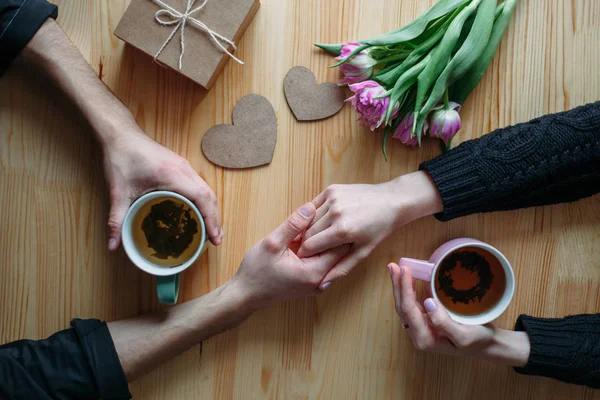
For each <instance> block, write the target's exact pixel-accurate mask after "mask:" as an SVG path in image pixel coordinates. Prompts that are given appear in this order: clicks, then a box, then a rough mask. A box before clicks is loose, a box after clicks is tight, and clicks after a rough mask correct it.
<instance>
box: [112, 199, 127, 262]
mask: <svg viewBox="0 0 600 400" xmlns="http://www.w3.org/2000/svg"><path fill="white" fill-rule="evenodd" d="M128 208H129V201H127V200H126V199H121V200H115V201H113V204H112V205H111V207H110V214H109V216H108V229H109V239H108V250H110V251H114V250H116V249H118V248H119V245H120V244H121V227H122V225H123V220H124V219H125V214H127V209H128Z"/></svg>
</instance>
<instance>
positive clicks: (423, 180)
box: [389, 171, 444, 225]
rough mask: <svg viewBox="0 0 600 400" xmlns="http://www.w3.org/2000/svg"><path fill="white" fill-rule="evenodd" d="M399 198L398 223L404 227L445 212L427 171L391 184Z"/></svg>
mask: <svg viewBox="0 0 600 400" xmlns="http://www.w3.org/2000/svg"><path fill="white" fill-rule="evenodd" d="M389 183H390V184H391V185H392V187H393V191H394V192H395V196H396V197H397V199H398V201H397V203H396V204H397V207H396V216H397V221H396V222H397V223H398V224H401V225H404V224H407V223H410V222H412V221H414V220H417V219H419V218H422V217H426V216H429V215H433V214H437V213H439V212H442V211H444V204H443V202H442V198H441V197H440V193H439V192H438V190H437V187H436V186H435V184H434V183H433V180H432V179H431V177H430V176H429V175H428V174H427V172H425V171H417V172H412V173H410V174H406V175H402V176H399V177H398V178H396V179H394V180H392V181H390V182H389Z"/></svg>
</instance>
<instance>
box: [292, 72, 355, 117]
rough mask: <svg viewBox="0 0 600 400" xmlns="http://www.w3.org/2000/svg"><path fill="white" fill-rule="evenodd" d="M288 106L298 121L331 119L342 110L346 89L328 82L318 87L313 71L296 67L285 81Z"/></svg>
mask: <svg viewBox="0 0 600 400" xmlns="http://www.w3.org/2000/svg"><path fill="white" fill-rule="evenodd" d="M283 91H284V93H285V98H286V100H287V103H288V105H289V106H290V108H291V109H292V112H293V113H294V116H295V117H296V119H297V120H298V121H316V120H319V119H325V118H329V117H331V116H333V115H335V114H337V113H338V112H340V110H341V109H342V107H343V106H344V101H345V100H346V93H345V91H344V88H341V87H339V86H338V85H336V84H335V83H331V82H327V83H322V84H320V85H317V79H316V78H315V75H314V74H313V73H312V71H311V70H309V69H308V68H305V67H294V68H292V69H290V70H289V72H288V73H287V75H286V76H285V80H284V81H283Z"/></svg>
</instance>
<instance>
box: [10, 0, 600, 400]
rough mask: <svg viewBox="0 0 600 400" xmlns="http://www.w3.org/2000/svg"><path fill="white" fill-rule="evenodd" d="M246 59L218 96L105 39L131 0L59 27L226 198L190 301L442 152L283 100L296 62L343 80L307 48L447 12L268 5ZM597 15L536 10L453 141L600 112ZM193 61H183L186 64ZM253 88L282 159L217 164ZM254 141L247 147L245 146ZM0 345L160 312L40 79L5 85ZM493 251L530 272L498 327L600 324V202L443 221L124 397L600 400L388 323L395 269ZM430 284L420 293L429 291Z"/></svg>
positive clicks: (313, 1) (96, 154)
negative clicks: (112, 242)
mask: <svg viewBox="0 0 600 400" xmlns="http://www.w3.org/2000/svg"><path fill="white" fill-rule="evenodd" d="M261 2H262V7H261V9H260V10H259V12H258V14H257V16H256V18H255V20H254V21H253V22H252V23H251V25H250V27H249V28H248V31H247V32H246V34H245V35H244V37H243V39H242V40H241V43H240V47H239V51H238V53H236V54H237V55H239V56H240V57H241V58H242V59H243V60H244V61H245V62H246V65H245V66H240V65H237V64H236V63H232V62H230V63H229V64H228V65H227V67H226V68H225V70H224V72H223V73H222V75H221V76H220V77H219V79H218V80H217V83H216V85H215V87H214V88H213V89H212V90H210V91H208V92H206V91H204V90H203V89H201V88H200V87H198V86H197V85H195V84H193V83H192V82H190V81H188V80H187V79H185V78H183V77H181V76H180V75H178V74H177V73H175V72H173V71H170V70H167V69H164V68H162V67H160V66H158V65H157V64H155V63H154V62H153V61H152V59H151V58H150V57H148V56H146V55H144V54H141V53H139V52H138V51H136V50H133V49H132V48H129V47H127V46H125V45H124V44H123V43H122V42H121V41H119V40H118V39H117V38H116V37H114V36H113V35H112V32H113V30H114V29H115V27H116V25H117V23H118V21H119V19H120V17H121V16H122V15H123V13H124V11H125V8H126V6H127V1H125V0H110V1H109V0H78V1H75V0H72V1H67V0H64V1H57V3H58V4H59V6H60V10H59V18H58V22H59V24H60V25H61V26H62V27H63V29H64V30H65V31H66V33H67V35H68V36H69V37H70V38H71V40H72V41H73V42H74V43H75V44H76V45H77V47H78V48H79V49H80V51H81V53H82V54H83V55H84V57H85V58H86V59H87V61H88V62H89V63H90V64H91V65H92V67H93V68H94V69H95V70H96V72H97V73H98V74H99V76H100V77H101V78H102V80H103V81H104V82H105V83H106V84H107V85H108V86H109V87H110V88H111V90H113V91H114V93H115V94H116V95H117V96H118V97H119V98H120V99H121V100H122V101H123V102H124V103H125V104H126V105H127V106H128V107H129V108H130V109H131V110H132V111H133V114H134V116H135V118H136V120H137V122H138V123H139V124H140V126H141V127H142V128H143V129H144V130H145V131H146V133H147V134H148V135H149V136H151V137H153V138H154V139H156V140H157V141H158V142H160V143H162V144H163V145H165V146H167V147H169V148H170V149H172V150H174V151H176V152H178V153H179V154H181V155H183V156H185V157H187V158H188V159H189V160H190V162H191V163H192V165H193V166H194V168H195V169H196V170H197V171H199V173H200V174H201V175H202V176H203V177H204V179H205V180H206V181H207V182H208V184H209V185H211V186H212V187H213V188H214V190H215V192H216V193H217V196H218V197H219V204H220V208H221V212H222V216H223V220H224V229H225V232H226V236H225V240H224V242H223V244H222V245H221V246H220V247H218V248H215V247H211V248H210V249H209V251H208V252H207V253H206V254H205V256H204V257H203V258H202V260H201V261H200V262H198V263H197V264H196V265H195V266H194V267H192V268H190V269H188V270H187V271H186V272H185V273H184V276H183V289H182V293H181V296H180V299H181V300H184V301H185V300H189V299H192V298H195V297H198V296H200V295H202V294H203V293H206V292H207V291H209V290H211V289H214V288H216V287H217V286H219V285H220V284H222V283H223V282H225V281H226V280H227V279H228V278H229V277H231V276H232V275H233V274H234V273H235V272H236V270H237V267H238V265H239V263H240V261H241V260H242V258H243V256H244V254H245V252H246V251H247V250H248V249H249V248H250V247H251V246H252V245H253V244H254V243H255V242H257V241H258V240H260V239H261V238H262V237H264V236H265V235H266V234H267V233H268V232H270V231H271V230H272V229H273V228H274V227H276V226H277V225H278V224H279V223H280V222H281V221H282V220H283V219H284V218H285V217H286V216H287V215H288V214H289V213H290V212H291V211H292V210H293V209H295V208H296V207H298V206H299V205H301V204H302V203H304V202H305V201H307V200H311V199H312V198H313V197H314V196H315V195H316V194H318V193H319V192H320V191H322V190H323V189H325V188H326V187H327V186H328V185H329V184H332V183H358V182H367V183H377V182H384V181H387V180H389V179H391V178H393V177H395V176H398V175H400V174H404V173H407V172H411V171H414V170H416V169H417V166H418V164H419V163H420V162H421V161H423V160H427V159H430V158H432V157H434V156H436V155H437V154H438V153H439V150H438V146H437V144H436V143H433V142H426V143H425V145H424V147H423V148H422V149H420V150H418V151H414V150H411V149H407V148H405V147H403V146H401V145H400V144H398V143H393V144H391V145H390V149H389V155H390V160H389V162H385V161H384V159H383V157H382V155H381V151H380V143H381V136H380V134H374V133H371V132H369V131H368V130H367V129H365V128H362V127H359V126H358V124H357V122H356V116H355V114H354V112H353V111H352V110H351V108H350V107H349V106H347V107H345V108H344V110H343V111H342V112H341V113H340V114H338V115H337V116H335V117H334V118H331V119H328V120H325V121H322V122H316V123H298V122H296V121H295V119H294V118H293V116H292V114H291V112H290V110H289V109H288V107H287V105H286V102H285V98H284V95H283V90H282V87H283V79H284V76H285V74H286V72H287V71H288V70H289V69H290V68H291V67H293V66H295V65H304V66H306V67H308V68H310V69H311V70H312V71H314V72H315V74H316V76H317V80H318V81H319V82H324V81H335V80H337V79H338V78H339V75H338V74H339V72H338V71H336V70H331V69H327V68H326V66H327V65H329V64H330V63H331V59H330V57H328V56H327V55H325V54H323V53H322V52H319V51H316V50H315V49H313V47H312V46H311V43H312V42H340V41H344V40H350V39H359V38H365V37H369V36H373V35H376V34H379V33H382V32H387V31H389V30H392V29H395V28H397V27H399V26H401V25H404V24H406V23H408V22H410V21H411V20H413V19H414V18H415V17H416V16H418V15H419V14H421V13H422V12H424V11H425V10H426V9H427V8H428V7H430V6H431V5H432V4H433V3H434V0H427V1H423V0H401V1H398V0H262V1H261ZM599 49H600V1H597V0H523V1H521V2H520V3H519V5H518V7H517V9H516V12H515V15H514V17H513V21H512V22H511V25H510V28H509V30H508V32H507V34H506V35H505V38H504V40H503V42H502V44H501V46H500V48H499V51H498V53H497V54H496V57H495V58H494V61H493V63H492V65H491V66H490V69H489V71H488V73H487V74H486V76H485V78H484V79H483V81H482V82H481V84H480V85H479V87H478V89H477V90H476V91H475V92H474V93H473V95H472V96H471V98H470V99H469V100H468V101H467V103H466V104H465V105H464V107H463V111H462V113H461V116H462V119H463V130H462V132H461V133H460V135H459V137H458V141H464V140H468V139H471V138H474V137H478V136H481V135H482V134H485V133H486V132H489V131H490V130H493V129H495V128H497V127H502V126H506V125H509V124H514V123H517V122H521V121H526V120H529V119H531V118H533V117H537V116H540V115H543V114H545V113H549V112H557V111H561V110H565V109H569V108H572V107H575V106H578V105H581V104H585V103H588V102H592V101H595V100H598V99H599V98H600V74H599V73H598V65H600V50H599ZM188 51H190V50H188ZM250 93H259V94H261V95H263V96H265V97H266V98H268V99H269V100H270V101H271V102H272V104H273V106H274V108H275V111H276V113H277V118H278V140H277V147H276V150H275V154H274V158H273V162H272V164H271V165H269V166H267V167H263V168H257V169H251V170H247V171H232V170H224V169H222V168H218V167H215V166H214V165H212V164H211V163H210V162H208V160H206V158H205V157H204V156H203V155H202V152H201V149H200V143H201V140H202V136H203V134H204V133H205V132H206V131H207V130H208V129H209V128H210V127H211V126H213V125H215V124H219V123H230V121H231V112H232V109H233V107H234V105H235V103H236V102H237V101H238V100H239V99H240V98H241V97H243V96H244V95H246V94H250ZM241 145H243V143H242V144H241ZM0 169H1V171H0V205H1V207H2V215H3V220H4V223H3V230H2V233H1V234H0V277H1V278H2V279H1V280H0V343H5V342H7V341H12V340H17V339H21V338H32V339H39V338H44V337H47V336H48V335H50V334H52V333H53V332H55V331H57V330H60V329H64V328H66V327H68V324H69V320H70V319H71V318H74V317H81V318H86V317H95V318H100V319H105V320H115V319H120V318H126V317H131V316H135V315H139V314H141V313H144V312H148V311H151V310H155V309H157V308H158V307H159V305H158V304H157V300H156V298H155V294H154V286H153V285H154V281H153V278H152V277H150V276H148V275H146V274H145V273H143V272H140V271H139V270H138V269H136V268H135V267H134V266H133V265H132V264H131V263H130V262H129V261H128V260H127V257H126V256H125V254H124V252H123V251H122V250H120V251H118V252H117V253H116V254H114V255H109V254H108V252H107V250H106V242H107V237H108V236H107V234H108V233H107V228H106V221H107V215H108V208H109V204H108V196H107V194H106V188H105V185H104V178H103V173H102V156H101V152H100V149H99V147H98V146H97V145H96V144H95V143H94V141H93V140H92V138H91V134H90V128H89V126H88V125H87V124H86V123H85V121H83V120H82V119H81V117H79V116H78V115H77V114H76V113H75V111H74V110H73V108H72V107H71V106H70V105H69V104H68V102H67V101H65V99H64V98H62V96H61V95H60V94H57V92H56V90H54V89H53V88H52V87H51V86H50V85H48V84H46V83H44V82H43V81H42V80H41V79H39V78H33V77H32V76H31V75H30V74H29V73H28V72H27V71H17V70H15V69H13V70H10V71H9V73H8V74H7V75H6V76H5V77H3V78H2V79H0ZM463 236H467V237H475V238H478V239H481V240H484V241H487V242H489V243H491V244H492V245H494V246H496V247H497V248H499V249H500V250H501V251H502V252H504V253H505V255H506V256H507V257H508V258H509V260H511V261H512V263H513V265H514V268H515V273H516V276H517V290H516V294H515V300H514V301H513V303H512V305H511V306H510V308H509V309H508V311H507V312H506V313H505V314H504V315H503V316H502V317H501V318H500V319H499V320H498V321H497V326H499V327H502V328H508V329H510V328H511V327H512V326H513V324H514V321H515V319H516V318H517V316H518V315H519V314H521V313H527V314H531V315H536V316H544V317H562V316H564V315H566V314H576V313H595V312H599V311H600V296H599V293H600V240H599V238H600V197H598V196H595V197H592V198H589V199H585V200H582V201H579V202H577V203H574V204H567V205H557V206H551V207H544V208H532V209H528V210H520V211H514V212H504V213H497V214H490V215H474V216H470V217H467V218H461V219H458V220H455V221H452V222H447V223H441V222H437V221H436V220H435V219H434V218H432V217H431V218H426V219H423V220H420V221H417V222H415V223H413V224H411V225H409V226H407V227H405V228H403V229H401V230H400V231H399V232H398V233H397V234H396V235H395V236H394V237H393V238H391V239H390V240H388V241H387V242H386V243H385V244H384V245H383V246H382V247H380V248H379V249H378V250H377V251H376V252H375V254H373V256H372V257H370V259H369V260H368V261H367V262H365V263H363V265H361V266H360V267H359V268H357V269H356V270H355V271H354V273H353V274H352V275H351V276H350V277H348V278H346V279H344V280H343V281H339V282H335V283H334V284H333V285H332V287H331V288H330V289H328V290H327V292H326V293H324V294H323V295H322V296H320V297H319V298H307V299H303V300H299V301H294V302H290V303H285V304H281V305H277V306H273V307H270V308H268V309H265V310H262V311H260V312H258V313H256V314H255V315H253V316H252V317H251V318H250V319H249V320H248V321H246V322H245V323H243V324H242V325H241V326H240V327H238V328H236V329H233V330H231V331H229V332H226V333H224V334H221V335H219V336H216V337H214V338H211V339H209V340H206V341H205V342H204V343H203V344H202V345H198V346H196V347H194V348H193V349H191V350H189V351H188V352H186V353H184V354H183V355H181V356H180V357H178V358H176V359H175V360H173V361H171V362H169V363H168V364H166V365H164V366H162V367H161V368H159V369H158V370H156V371H154V372H152V373H150V374H149V375H147V376H145V377H144V378H142V379H140V380H139V381H137V382H135V383H133V384H132V385H131V390H132V393H133V394H134V396H135V397H136V398H139V399H188V398H189V399H192V398H198V399H200V398H202V399H260V398H272V399H275V398H277V399H480V398H485V399H487V400H493V399H545V400H553V399H556V400H558V399H600V393H598V392H593V391H592V390H590V389H585V388H582V387H577V386H572V385H567V384H563V383H559V382H555V381H552V380H549V379H544V378H539V377H525V376H521V375H517V374H516V373H515V372H513V371H512V369H510V368H507V367H504V366H500V365H494V364H491V363H488V362H484V361H478V360H470V359H459V358H450V357H444V356H439V355H433V354H424V353H419V352H417V351H416V350H414V349H413V347H412V345H411V342H410V340H409V338H408V336H407V335H406V334H405V332H403V330H402V327H401V323H400V321H399V319H398V318H397V317H396V315H395V313H394V307H393V300H392V292H391V287H390V282H389V275H388V273H387V269H386V268H385V266H386V264H387V263H388V262H389V261H392V260H397V259H398V258H399V257H401V256H410V257H421V258H423V257H427V256H428V255H429V254H430V253H431V252H432V251H433V250H434V249H435V248H436V247H437V246H438V245H439V244H441V243H443V242H444V241H446V240H449V239H452V238H455V237H463ZM423 289H424V287H423V286H421V290H423Z"/></svg>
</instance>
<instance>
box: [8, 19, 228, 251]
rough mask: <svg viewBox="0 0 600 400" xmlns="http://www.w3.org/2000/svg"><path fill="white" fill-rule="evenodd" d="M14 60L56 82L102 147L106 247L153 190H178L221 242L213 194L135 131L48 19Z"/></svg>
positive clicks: (185, 165) (180, 161)
mask: <svg viewBox="0 0 600 400" xmlns="http://www.w3.org/2000/svg"><path fill="white" fill-rule="evenodd" d="M17 61H18V62H22V63H24V64H25V65H26V66H33V67H35V68H37V69H38V70H40V71H41V72H42V73H44V74H46V75H47V76H48V77H49V78H50V79H51V80H52V81H53V82H54V83H56V85H57V86H58V87H59V88H60V89H62V91H63V92H65V94H66V95H67V96H68V97H69V98H70V99H71V100H72V101H73V104H74V105H75V106H76V107H77V108H78V109H79V111H81V113H82V114H83V116H84V117H85V118H86V119H87V120H88V121H89V123H90V125H91V126H92V128H93V131H94V134H95V136H96V139H97V140H98V142H99V143H100V144H101V145H102V148H103V150H104V172H105V175H106V180H107V182H108V187H109V190H110V202H111V210H110V217H109V221H108V225H109V228H110V238H109V241H108V248H109V249H110V250H115V249H117V248H118V247H119V244H120V242H121V225H122V224H123V219H124V218H125V213H126V212H127V209H128V208H129V206H130V205H131V203H132V202H133V200H135V199H136V198H137V197H139V196H141V195H143V194H144V193H148V192H151V191H153V190H171V191H174V192H178V193H180V194H182V195H184V196H186V197H188V198H189V199H190V200H192V201H193V202H194V203H196V205H197V206H198V209H199V210H200V212H201V213H202V216H203V217H204V221H205V222H206V228H207V230H208V236H209V237H210V240H211V242H212V243H213V244H215V245H218V244H219V243H221V239H222V236H223V229H222V228H221V221H220V217H219V208H218V206H217V199H216V197H215V194H214V192H213V191H212V190H211V189H210V188H209V187H208V185H207V184H206V183H205V182H204V181H203V180H202V179H201V178H200V177H199V176H198V174H197V173H196V172H195V171H194V169H193V168H192V167H191V166H190V163H189V162H188V161H187V160H185V159H184V158H182V157H180V156H179V155H177V154H175V153H173V152H172V151H170V150H168V149H166V148H164V147H162V146H160V145H159V144H158V143H156V142H155V141H153V140H152V139H150V138H149V137H147V136H146V135H145V134H144V133H143V132H142V131H141V129H140V128H139V127H138V125H137V124H136V122H135V120H134V118H133V116H132V115H131V112H130V111H129V109H127V107H125V106H124V105H123V103H121V102H120V101H119V100H118V99H117V98H116V97H115V96H114V95H113V94H112V93H111V91H110V90H108V88H107V87H106V86H105V85H104V84H103V83H102V81H100V79H98V76H97V75H96V74H95V73H94V71H93V70H92V68H90V66H89V65H88V64H87V63H86V61H85V60H84V58H83V57H82V56H81V54H79V51H78V50H77V49H76V48H75V46H74V45H73V44H72V43H71V42H70V41H69V39H68V38H67V36H66V35H65V34H64V32H63V31H62V29H61V28H60V27H59V26H58V25H57V24H56V22H55V21H54V20H53V19H48V20H47V21H46V22H44V24H43V25H42V26H41V27H40V29H39V30H38V32H37V33H36V34H35V36H34V37H33V38H32V39H31V40H30V41H29V43H28V44H27V46H26V47H25V49H23V51H22V53H21V54H20V56H19V59H18V60H17Z"/></svg>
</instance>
